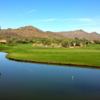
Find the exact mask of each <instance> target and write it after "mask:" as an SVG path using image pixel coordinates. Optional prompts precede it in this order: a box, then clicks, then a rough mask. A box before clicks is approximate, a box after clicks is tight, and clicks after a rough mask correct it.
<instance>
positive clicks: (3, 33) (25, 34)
mask: <svg viewBox="0 0 100 100" xmlns="http://www.w3.org/2000/svg"><path fill="white" fill-rule="evenodd" d="M12 37H13V38H28V39H29V38H60V39H61V38H70V39H73V38H79V39H82V38H85V39H87V40H100V34H98V33H96V32H92V33H88V32H85V31H83V30H76V31H66V32H50V31H47V32H45V31H42V30H40V29H38V28H36V27H33V26H25V27H20V28H18V29H11V28H9V29H2V30H0V38H3V39H4V38H5V39H9V38H12Z"/></svg>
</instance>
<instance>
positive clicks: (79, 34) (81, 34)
mask: <svg viewBox="0 0 100 100" xmlns="http://www.w3.org/2000/svg"><path fill="white" fill-rule="evenodd" d="M56 34H59V35H61V36H63V37H66V38H71V39H73V38H79V39H83V38H85V39H87V40H100V34H98V33H96V32H92V33H88V32H85V31H83V30H76V31H68V32H56Z"/></svg>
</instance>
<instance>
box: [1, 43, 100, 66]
mask: <svg viewBox="0 0 100 100" xmlns="http://www.w3.org/2000/svg"><path fill="white" fill-rule="evenodd" d="M0 51H3V52H8V55H7V57H8V58H10V59H14V60H20V61H29V62H40V63H49V64H63V65H67V64H69V65H86V66H94V67H100V45H90V46H88V47H86V48H34V47H32V44H17V45H14V46H7V45H0Z"/></svg>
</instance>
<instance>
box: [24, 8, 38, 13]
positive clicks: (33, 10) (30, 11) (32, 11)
mask: <svg viewBox="0 0 100 100" xmlns="http://www.w3.org/2000/svg"><path fill="white" fill-rule="evenodd" d="M36 11H37V10H36V9H31V10H29V11H27V12H26V13H27V14H32V13H34V12H36Z"/></svg>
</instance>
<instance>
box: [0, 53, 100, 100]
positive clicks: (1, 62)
mask: <svg viewBox="0 0 100 100" xmlns="http://www.w3.org/2000/svg"><path fill="white" fill-rule="evenodd" d="M5 56H6V53H0V100H100V70H99V69H91V68H90V69H89V68H79V67H77V66H76V67H71V66H58V65H46V64H32V63H23V62H16V61H11V60H8V59H6V58H5Z"/></svg>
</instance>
